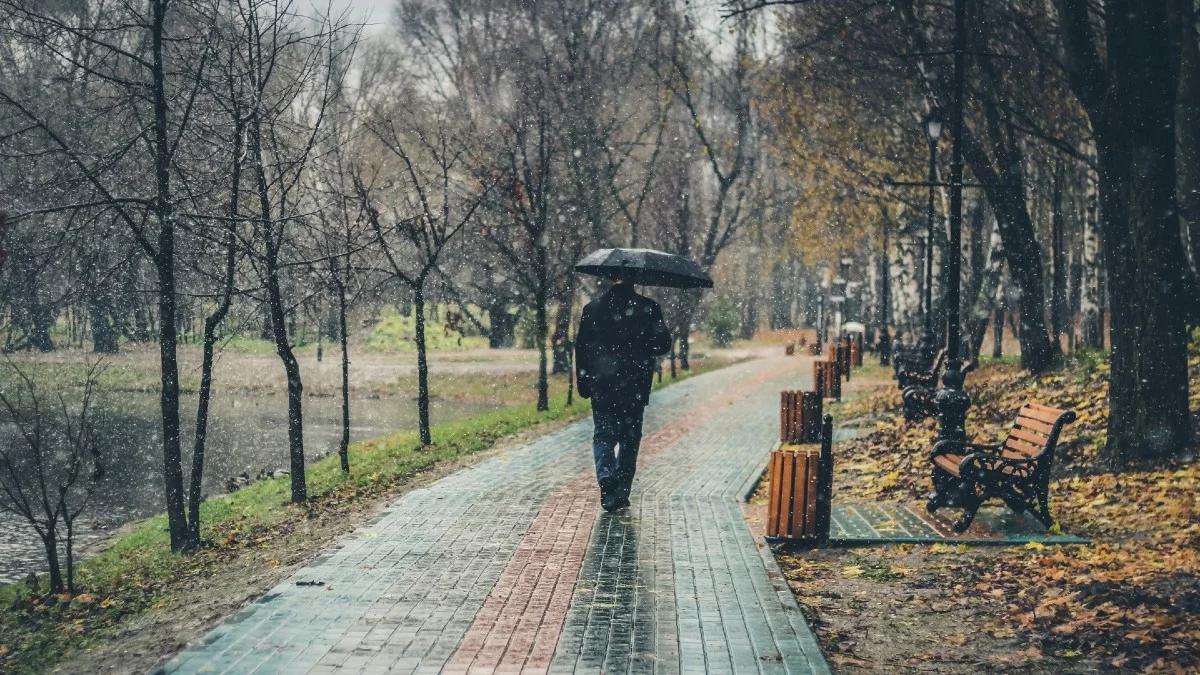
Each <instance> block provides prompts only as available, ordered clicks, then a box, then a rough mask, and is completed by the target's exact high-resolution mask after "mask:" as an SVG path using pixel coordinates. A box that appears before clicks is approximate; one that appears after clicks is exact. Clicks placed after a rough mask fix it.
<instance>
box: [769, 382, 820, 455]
mask: <svg viewBox="0 0 1200 675" xmlns="http://www.w3.org/2000/svg"><path fill="white" fill-rule="evenodd" d="M821 412H822V402H821V395H820V394H819V393H817V392H815V391H781V392H779V442H780V443H816V442H818V441H820V440H821Z"/></svg>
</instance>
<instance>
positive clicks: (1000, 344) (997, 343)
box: [992, 305, 1004, 359]
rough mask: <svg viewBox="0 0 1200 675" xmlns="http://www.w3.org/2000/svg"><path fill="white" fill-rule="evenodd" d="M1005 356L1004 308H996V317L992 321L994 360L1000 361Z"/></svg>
mask: <svg viewBox="0 0 1200 675" xmlns="http://www.w3.org/2000/svg"><path fill="white" fill-rule="evenodd" d="M1002 356H1004V306H1003V305H1001V306H1000V307H997V308H996V315H995V317H994V318H993V319H992V358H993V359H998V358H1000V357H1002Z"/></svg>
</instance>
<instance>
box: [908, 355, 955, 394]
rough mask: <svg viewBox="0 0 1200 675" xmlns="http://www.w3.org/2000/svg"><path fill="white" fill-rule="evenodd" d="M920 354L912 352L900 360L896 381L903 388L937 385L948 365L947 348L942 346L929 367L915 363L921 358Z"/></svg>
mask: <svg viewBox="0 0 1200 675" xmlns="http://www.w3.org/2000/svg"><path fill="white" fill-rule="evenodd" d="M919 358H920V357H919V356H917V355H916V354H915V353H910V354H909V355H908V356H907V357H906V358H904V359H903V361H899V362H898V363H897V366H896V383H897V385H898V386H899V387H900V389H901V390H904V389H908V388H909V387H913V386H917V387H936V386H937V383H938V378H939V377H941V372H942V367H943V366H945V365H946V348H945V347H942V348H941V349H939V350H938V351H937V354H935V355H934V357H933V362H932V363H931V364H929V367H928V368H922V367H921V366H920V364H917V363H915V361H917V360H919Z"/></svg>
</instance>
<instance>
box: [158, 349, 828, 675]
mask: <svg viewBox="0 0 1200 675" xmlns="http://www.w3.org/2000/svg"><path fill="white" fill-rule="evenodd" d="M809 363H810V361H809V360H808V359H798V358H795V357H793V358H791V359H788V358H784V357H769V358H762V359H756V360H753V361H748V362H744V363H740V364H737V365H734V366H730V367H727V368H723V369H720V370H717V371H713V372H711V373H707V374H704V375H701V376H697V377H694V378H690V379H688V380H684V381H682V382H680V383H678V384H675V385H673V386H671V387H668V388H666V389H664V390H662V391H660V392H657V393H655V394H654V396H653V397H652V402H651V405H650V407H649V408H647V410H646V422H645V434H644V438H643V443H642V449H641V453H640V457H639V465H640V468H639V472H638V475H637V479H636V482H635V484H634V494H633V496H632V502H633V503H632V506H631V507H630V508H629V509H628V510H626V511H624V512H622V513H619V514H604V513H602V512H601V511H600V508H599V500H598V497H597V494H596V488H595V483H594V478H593V476H592V468H591V452H590V437H591V431H592V424H591V421H590V420H584V421H581V422H577V423H574V424H571V425H569V426H567V427H565V428H563V429H561V430H558V431H555V432H552V433H549V434H546V435H545V436H542V437H540V438H538V439H537V440H534V441H532V442H530V443H528V444H526V445H523V446H521V447H519V448H516V449H513V450H510V451H508V452H505V453H503V454H500V455H497V456H494V457H492V458H489V459H487V460H485V461H482V462H480V463H478V464H476V465H473V466H471V467H469V468H466V469H463V470H461V471H458V472H456V473H454V474H452V475H450V476H448V477H446V478H444V479H442V480H440V481H437V482H436V483H433V484H431V485H429V486H428V487H425V488H422V489H419V490H414V491H412V492H409V493H407V494H405V495H404V496H403V497H401V498H399V499H398V500H396V501H395V502H394V503H393V504H391V505H390V506H389V507H388V508H387V509H385V510H384V512H383V513H381V514H380V515H379V516H378V517H377V518H375V519H374V520H373V521H372V522H371V523H370V524H368V525H366V526H364V527H362V528H360V529H359V530H358V531H357V532H355V533H354V534H352V535H350V536H348V537H347V538H346V539H345V540H343V541H342V542H341V543H339V544H338V545H337V546H335V547H334V548H333V549H332V550H330V551H327V552H326V553H325V554H324V555H322V556H321V557H319V558H317V559H315V560H313V561H312V562H311V563H309V564H308V565H307V566H306V567H304V568H302V569H301V570H299V571H298V572H297V573H296V574H295V575H294V576H293V577H292V578H290V579H287V580H285V581H283V582H282V583H280V584H279V585H278V586H276V587H275V588H273V589H272V590H270V591H269V592H267V593H266V594H265V595H263V596H262V597H261V598H259V599H258V600H257V601H255V602H254V603H251V604H250V605H248V606H246V607H245V608H243V609H242V610H241V611H239V612H238V613H236V614H235V615H233V616H232V617H230V618H229V619H227V620H226V621H225V622H224V623H222V624H220V625H218V626H217V627H216V628H214V629H213V630H212V631H211V632H210V633H209V634H208V635H206V636H205V637H204V638H202V639H201V640H200V641H198V642H197V643H196V644H194V645H192V646H191V647H189V648H188V649H187V650H185V651H184V652H182V653H181V654H179V655H177V656H176V657H174V658H173V659H171V660H170V661H168V662H167V663H165V664H164V665H163V666H162V668H161V671H162V672H164V673H305V672H308V673H334V672H339V673H340V672H345V673H392V672H395V673H436V672H452V673H467V672H471V673H476V672H478V673H493V672H514V673H515V672H538V673H547V672H549V673H567V672H579V673H598V672H604V673H616V672H638V673H640V672H662V673H699V672H713V673H720V672H735V673H756V672H764V673H767V672H769V673H823V672H828V668H827V666H826V664H825V662H824V660H823V659H822V657H821V653H820V650H819V648H818V646H817V643H816V641H815V639H814V637H813V635H812V633H811V632H810V631H809V629H808V627H807V625H806V624H805V621H804V617H803V616H802V615H801V613H800V610H799V608H798V607H797V605H796V602H795V600H794V599H793V597H792V595H791V592H790V591H789V590H788V588H787V585H786V583H785V582H784V580H783V579H782V577H781V575H780V573H779V570H778V568H777V567H776V565H775V562H774V560H773V558H772V557H771V556H770V554H769V552H767V551H766V550H765V549H764V548H763V547H762V546H761V542H760V541H756V540H755V538H754V536H753V535H752V534H751V532H750V529H749V528H748V527H747V525H746V523H745V520H744V519H743V516H742V510H741V506H740V503H739V500H740V498H741V496H742V495H743V494H744V493H745V491H746V490H747V489H748V488H749V487H750V486H751V485H752V484H753V481H754V479H755V478H756V477H757V475H758V474H759V472H760V471H761V469H762V466H763V464H764V462H765V459H766V454H767V450H768V449H769V448H770V446H771V443H772V442H773V440H774V438H775V436H776V429H777V426H778V418H777V415H778V412H777V410H778V400H779V394H778V392H779V391H780V389H783V388H799V387H800V386H802V385H803V384H806V382H801V381H800V380H801V379H802V378H803V379H805V380H807V378H808V376H809V375H810V373H811V370H810V368H803V367H802V366H804V365H807V364H809Z"/></svg>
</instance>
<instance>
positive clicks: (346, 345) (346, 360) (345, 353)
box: [337, 266, 350, 474]
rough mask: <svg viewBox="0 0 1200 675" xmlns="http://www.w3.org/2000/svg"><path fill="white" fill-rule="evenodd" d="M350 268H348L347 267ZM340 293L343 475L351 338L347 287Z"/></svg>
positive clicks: (344, 468)
mask: <svg viewBox="0 0 1200 675" xmlns="http://www.w3.org/2000/svg"><path fill="white" fill-rule="evenodd" d="M347 267H348V266H347ZM337 291H338V339H339V340H340V341H341V348H342V363H341V365H342V437H341V439H340V440H339V441H338V459H339V460H340V461H341V465H342V473H343V474H349V473H350V336H349V335H348V331H347V330H346V287H345V284H344V283H342V282H340V281H339V283H338V285H337Z"/></svg>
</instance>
